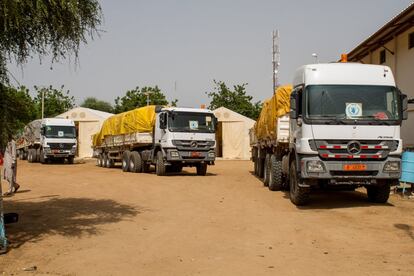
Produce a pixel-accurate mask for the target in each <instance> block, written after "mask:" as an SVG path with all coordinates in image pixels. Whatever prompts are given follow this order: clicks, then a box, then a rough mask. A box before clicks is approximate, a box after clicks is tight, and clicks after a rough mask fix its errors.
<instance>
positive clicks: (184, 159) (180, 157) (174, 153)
mask: <svg viewBox="0 0 414 276" xmlns="http://www.w3.org/2000/svg"><path fill="white" fill-rule="evenodd" d="M165 154H166V160H167V161H168V162H170V163H174V162H180V163H183V164H186V163H188V164H191V163H201V162H204V163H208V164H213V162H214V161H215V159H216V154H215V152H214V150H210V151H182V150H176V149H167V150H166V152H165Z"/></svg>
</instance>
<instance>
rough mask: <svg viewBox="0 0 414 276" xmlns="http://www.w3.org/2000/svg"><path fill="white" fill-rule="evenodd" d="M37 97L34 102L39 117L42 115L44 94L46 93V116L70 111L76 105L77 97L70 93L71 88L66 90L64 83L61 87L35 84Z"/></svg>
mask: <svg viewBox="0 0 414 276" xmlns="http://www.w3.org/2000/svg"><path fill="white" fill-rule="evenodd" d="M34 88H35V91H36V97H35V98H34V102H35V105H36V113H37V118H41V117H42V94H43V93H44V96H45V99H44V102H45V110H44V117H45V118H48V117H55V116H57V115H59V114H61V113H64V112H66V111H68V110H69V109H71V108H73V107H74V106H75V98H74V97H73V96H71V95H70V94H69V90H66V91H65V90H64V86H63V85H62V86H61V87H60V88H59V89H57V88H53V87H52V86H51V85H50V86H49V87H38V86H35V87H34Z"/></svg>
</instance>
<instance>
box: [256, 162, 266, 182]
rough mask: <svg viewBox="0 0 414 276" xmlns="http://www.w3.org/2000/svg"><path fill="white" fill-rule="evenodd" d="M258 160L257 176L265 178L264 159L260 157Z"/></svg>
mask: <svg viewBox="0 0 414 276" xmlns="http://www.w3.org/2000/svg"><path fill="white" fill-rule="evenodd" d="M257 160H258V162H257V177H259V178H263V176H264V163H265V162H264V159H262V158H258V159H257Z"/></svg>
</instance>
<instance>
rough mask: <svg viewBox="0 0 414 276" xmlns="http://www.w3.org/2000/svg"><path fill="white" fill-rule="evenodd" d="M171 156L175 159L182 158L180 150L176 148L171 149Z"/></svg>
mask: <svg viewBox="0 0 414 276" xmlns="http://www.w3.org/2000/svg"><path fill="white" fill-rule="evenodd" d="M170 156H171V158H173V159H178V158H180V155H179V154H178V151H176V150H173V151H170Z"/></svg>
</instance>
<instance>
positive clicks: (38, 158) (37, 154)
mask: <svg viewBox="0 0 414 276" xmlns="http://www.w3.org/2000/svg"><path fill="white" fill-rule="evenodd" d="M35 153H36V158H35V162H40V149H36V150H35Z"/></svg>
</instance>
